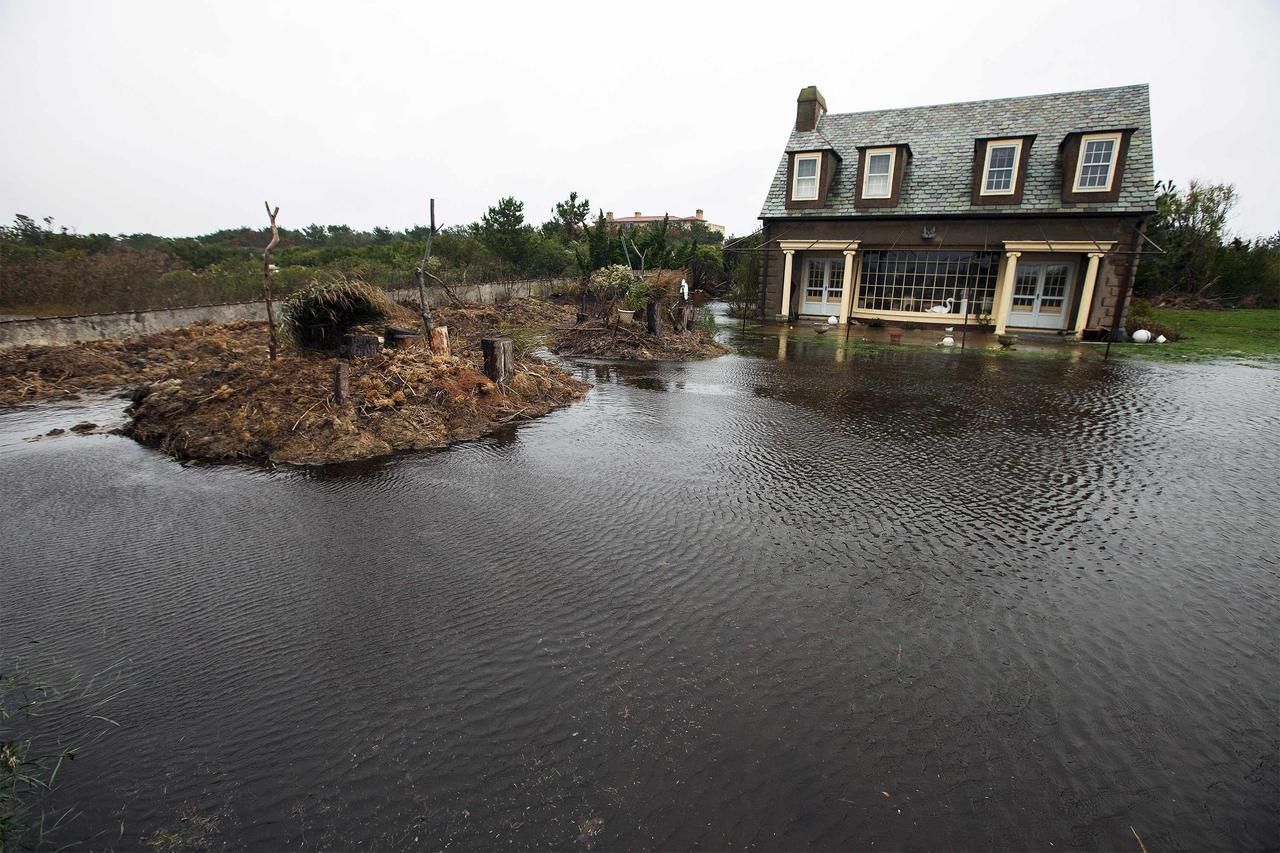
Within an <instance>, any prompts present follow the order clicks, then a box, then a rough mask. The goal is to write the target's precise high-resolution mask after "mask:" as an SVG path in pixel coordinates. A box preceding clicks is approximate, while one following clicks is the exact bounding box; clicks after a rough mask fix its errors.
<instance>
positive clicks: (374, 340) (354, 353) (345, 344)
mask: <svg viewBox="0 0 1280 853" xmlns="http://www.w3.org/2000/svg"><path fill="white" fill-rule="evenodd" d="M381 348H382V345H381V344H379V343H378V336H377V335H343V336H342V343H341V344H340V345H339V346H338V354H339V355H345V356H346V357H347V358H368V357H369V356H371V355H377V354H378V350H379V349H381Z"/></svg>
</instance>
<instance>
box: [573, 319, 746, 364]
mask: <svg viewBox="0 0 1280 853" xmlns="http://www.w3.org/2000/svg"><path fill="white" fill-rule="evenodd" d="M550 347H551V350H552V351H553V352H555V353H557V354H559V355H576V356H586V357H589V358H609V359H623V360H628V361H669V360H679V361H686V360H690V359H699V358H713V357H715V356H718V355H724V354H725V353H728V352H732V350H731V349H730V348H729V347H727V346H725V345H724V344H722V343H720V342H719V341H716V340H714V339H712V338H709V337H707V336H706V335H704V334H703V333H702V332H701V331H700V330H697V329H694V330H693V331H690V332H686V333H680V332H675V333H672V332H664V333H663V334H662V335H659V336H656V337H655V336H654V335H650V334H649V333H648V332H647V331H646V330H645V328H644V326H642V325H640V324H639V323H635V322H632V323H623V322H620V321H613V322H610V323H605V322H603V321H600V320H591V321H588V322H585V323H582V324H580V325H577V326H573V327H571V328H568V329H561V330H558V331H553V332H552V333H551V336H550Z"/></svg>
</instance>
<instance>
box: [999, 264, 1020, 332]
mask: <svg viewBox="0 0 1280 853" xmlns="http://www.w3.org/2000/svg"><path fill="white" fill-rule="evenodd" d="M1020 257H1022V253H1021V252H1005V253H1004V258H1005V261H1004V278H1002V279H1000V285H999V287H997V288H996V316H995V317H994V318H993V319H994V320H995V324H996V334H997V335H1003V334H1004V329H1005V325H1006V324H1007V323H1008V322H1009V305H1010V304H1011V303H1012V302H1013V283H1014V281H1016V278H1015V276H1017V274H1018V258H1020Z"/></svg>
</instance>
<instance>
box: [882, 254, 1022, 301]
mask: <svg viewBox="0 0 1280 853" xmlns="http://www.w3.org/2000/svg"><path fill="white" fill-rule="evenodd" d="M999 268H1000V253H999V252H936V251H935V252H928V251H874V250H872V251H867V252H864V253H863V256H862V274H861V275H860V277H859V288H858V304H857V307H858V308H859V309H862V310H864V311H914V312H917V313H928V314H951V315H962V316H963V315H964V314H966V313H967V314H969V315H971V316H978V315H980V314H990V313H991V306H992V304H993V302H994V300H995V293H996V273H997V271H998V270H999Z"/></svg>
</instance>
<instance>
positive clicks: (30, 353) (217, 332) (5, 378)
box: [0, 321, 267, 406]
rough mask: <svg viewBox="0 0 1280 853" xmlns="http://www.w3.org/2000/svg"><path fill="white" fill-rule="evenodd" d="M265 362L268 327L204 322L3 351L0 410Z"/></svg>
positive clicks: (0, 355)
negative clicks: (0, 407)
mask: <svg viewBox="0 0 1280 853" xmlns="http://www.w3.org/2000/svg"><path fill="white" fill-rule="evenodd" d="M266 357H267V326H266V324H265V323H259V322H252V321H246V322H240V323H229V324H226V325H215V324H212V323H201V324H198V325H194V326H185V327H183V328H181V329H170V330H167V331H164V332H156V333H154V334H150V335H143V336H141V337H136V338H124V339H116V340H106V341H83V342H80V343H76V344H71V345H68V346H24V347H14V348H12V349H4V350H0V405H7V406H12V405H15V404H18V403H23V402H31V401H36V400H56V399H75V398H76V397H78V396H80V394H81V393H82V392H86V391H105V390H110V389H116V388H120V387H123V386H127V385H135V384H138V383H141V382H155V381H159V380H161V379H174V378H176V379H181V378H185V377H187V376H190V375H193V374H197V373H202V372H205V371H208V370H210V369H215V368H221V369H226V368H228V367H230V366H232V365H237V364H239V363H240V362H242V361H244V360H246V359H249V360H253V359H262V360H265V359H266Z"/></svg>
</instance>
